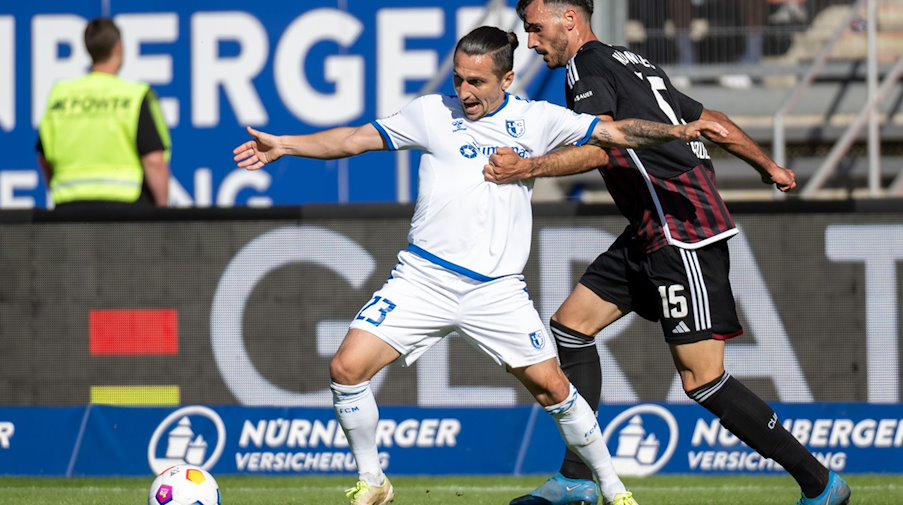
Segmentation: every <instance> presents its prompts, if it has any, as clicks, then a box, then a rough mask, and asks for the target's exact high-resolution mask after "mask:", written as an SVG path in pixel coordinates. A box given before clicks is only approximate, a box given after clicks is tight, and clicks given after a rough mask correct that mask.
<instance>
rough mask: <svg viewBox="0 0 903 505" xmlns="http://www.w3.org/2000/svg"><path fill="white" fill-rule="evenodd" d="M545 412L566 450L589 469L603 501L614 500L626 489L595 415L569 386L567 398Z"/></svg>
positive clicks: (574, 389) (575, 390)
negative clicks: (550, 417) (556, 427)
mask: <svg viewBox="0 0 903 505" xmlns="http://www.w3.org/2000/svg"><path fill="white" fill-rule="evenodd" d="M546 412H548V413H549V414H551V415H552V417H553V418H554V419H555V424H557V425H558V430H559V431H561V436H562V437H564V443H566V444H567V446H568V448H569V449H570V450H572V451H574V452H575V453H576V454H577V455H578V456H580V459H582V460H583V462H584V463H586V464H587V466H589V467H590V468H592V469H593V474H594V475H595V476H596V480H597V481H598V482H599V488H601V490H602V496H603V497H604V498H605V501H607V502H610V501H614V498H615V495H617V494H621V493H626V492H627V487H625V486H624V483H623V482H621V479H620V478H619V477H618V474H617V473H615V467H614V465H613V464H612V462H611V454H609V452H608V447H606V446H605V441H603V440H602V429H601V428H600V427H599V423H598V421H596V415H595V413H593V409H592V408H590V406H589V404H588V403H586V400H584V399H583V397H582V396H580V395H579V394H577V389H576V388H575V387H574V385H573V384H571V394H570V395H568V399H567V400H565V401H563V402H561V403H559V404H557V405H550V406H548V407H546Z"/></svg>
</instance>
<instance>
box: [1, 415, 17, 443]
mask: <svg viewBox="0 0 903 505" xmlns="http://www.w3.org/2000/svg"><path fill="white" fill-rule="evenodd" d="M15 433H16V425H15V424H13V423H11V422H9V421H0V449H9V446H10V440H11V439H12V438H13V434H15Z"/></svg>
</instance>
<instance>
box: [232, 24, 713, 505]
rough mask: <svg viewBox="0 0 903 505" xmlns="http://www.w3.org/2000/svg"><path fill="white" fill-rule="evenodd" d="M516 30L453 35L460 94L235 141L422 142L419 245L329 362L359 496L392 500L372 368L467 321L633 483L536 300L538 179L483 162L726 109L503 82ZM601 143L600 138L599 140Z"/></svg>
mask: <svg viewBox="0 0 903 505" xmlns="http://www.w3.org/2000/svg"><path fill="white" fill-rule="evenodd" d="M516 47H517V38H516V36H515V35H514V34H513V33H511V32H508V33H506V32H504V31H502V30H500V29H498V28H495V27H486V26H484V27H480V28H477V29H475V30H474V31H472V32H470V33H469V34H468V35H466V36H464V37H463V38H462V39H461V40H460V41H459V42H458V45H457V47H456V49H455V55H454V85H455V91H456V94H457V96H456V97H455V96H440V95H427V96H422V97H420V98H417V99H415V100H413V101H412V102H411V103H409V104H408V105H407V106H405V107H404V108H402V109H401V111H400V112H398V113H397V114H395V115H393V116H390V117H387V118H383V119H378V120H376V121H373V122H371V123H368V124H366V125H363V126H360V127H356V128H353V127H341V128H334V129H331V130H326V131H323V132H319V133H315V134H311V135H301V136H274V135H270V134H267V133H263V132H259V131H257V130H254V129H252V128H248V132H249V133H250V134H251V136H252V137H253V140H251V141H248V142H246V143H244V144H242V145H241V146H239V147H237V148H236V149H235V150H234V154H235V161H236V162H237V163H238V166H239V167H241V168H246V169H250V170H255V169H259V168H261V167H263V166H265V165H267V164H269V163H272V162H274V161H276V160H278V159H279V158H281V157H282V156H284V155H292V156H301V157H306V158H316V159H336V158H344V157H349V156H355V155H358V154H361V153H364V152H368V151H378V150H397V149H419V150H421V151H423V156H422V158H421V161H420V168H419V170H420V176H419V180H420V187H419V191H418V198H417V204H416V207H415V210H414V217H413V218H412V222H411V229H410V232H409V234H408V240H409V245H408V247H407V249H406V250H403V251H401V252H399V254H398V264H397V265H396V266H395V268H394V269H393V270H392V273H391V275H390V277H389V279H388V280H387V281H386V283H385V285H383V287H382V288H381V289H379V290H378V291H377V292H376V293H374V294H373V297H372V298H371V299H370V300H369V301H368V302H367V303H366V304H365V305H364V306H363V308H362V309H361V310H360V312H358V314H357V316H356V317H355V318H354V320H353V321H352V322H351V325H350V328H349V330H348V333H347V335H346V336H345V339H344V341H343V342H342V345H341V346H340V347H339V350H338V351H337V352H336V355H335V356H334V357H333V359H332V362H331V364H330V377H331V380H332V383H331V385H330V387H331V389H332V391H333V405H334V406H335V411H336V416H337V417H338V420H339V423H340V424H341V426H342V429H343V430H344V432H345V434H346V436H347V438H348V442H349V445H350V446H351V451H352V453H353V454H354V458H355V460H356V461H357V466H358V473H359V481H358V482H357V484H356V485H355V487H354V488H352V489H349V490H348V492H347V493H346V494H347V496H348V498H349V499H350V502H351V503H352V504H366V505H371V504H376V505H382V504H385V503H388V502H390V501H392V500H393V498H394V496H395V492H394V490H393V488H392V484H391V483H390V482H389V480H388V479H387V478H386V476H385V475H384V474H383V471H382V469H381V467H380V464H379V460H378V451H377V445H376V426H377V423H378V420H379V413H378V409H377V405H376V401H375V399H374V397H373V393H372V391H371V390H370V382H369V381H370V379H371V378H372V377H373V376H374V375H375V374H376V373H377V372H378V371H380V370H381V369H382V368H384V367H385V366H387V365H389V364H390V363H392V362H394V361H396V360H399V359H400V361H401V363H402V364H403V365H404V366H407V365H410V364H411V363H413V362H414V361H415V360H416V359H417V358H418V357H419V356H420V355H421V354H423V353H424V352H425V351H426V350H427V349H429V348H430V347H431V346H432V345H433V344H435V343H436V342H438V341H439V340H441V339H442V338H444V337H445V336H446V335H447V334H449V333H451V332H452V331H458V332H459V333H460V334H461V335H462V336H463V337H464V338H465V339H466V340H467V341H468V342H469V343H470V344H471V345H473V346H474V347H475V348H477V349H479V350H480V351H482V352H483V353H485V354H486V355H488V356H489V357H490V358H491V359H493V360H494V361H495V362H496V363H498V364H499V365H502V366H505V367H506V369H507V370H508V372H510V373H511V374H513V375H514V376H515V377H516V378H517V379H518V380H520V382H521V383H523V384H524V386H525V387H526V388H527V389H528V390H529V391H530V393H531V394H532V395H533V396H534V397H535V398H536V400H537V401H538V402H539V403H540V404H541V405H542V406H543V407H545V409H546V411H547V412H549V414H551V415H552V417H553V418H554V419H555V422H556V423H557V424H558V427H559V429H560V431H561V433H562V436H563V437H564V440H565V442H566V443H567V445H568V447H569V448H571V449H572V450H573V451H574V452H576V453H577V454H579V455H580V456H581V457H583V458H584V460H585V461H586V462H587V464H588V465H589V466H590V467H591V468H593V470H594V472H595V476H596V478H597V480H598V481H599V483H600V484H601V485H602V486H604V487H605V488H606V489H616V490H619V491H620V492H621V493H627V489H626V488H625V487H624V485H623V483H621V481H620V479H619V478H618V476H617V475H616V474H615V472H614V468H613V466H612V464H611V457H610V455H609V453H608V449H607V448H606V447H605V443H604V442H603V441H602V436H601V432H600V429H599V426H598V424H597V422H596V417H595V414H594V413H593V409H592V408H591V407H590V406H589V404H587V402H586V401H585V400H584V399H583V398H582V397H581V396H580V395H579V394H577V391H576V389H574V387H573V386H572V385H571V384H570V382H568V379H567V377H566V376H565V375H564V373H563V372H562V371H561V368H560V367H559V366H558V361H557V359H556V358H557V356H556V350H555V345H554V342H550V340H549V338H548V335H547V333H546V329H545V326H544V324H543V322H542V320H541V319H540V317H539V314H538V313H537V312H536V309H535V308H534V307H533V303H532V301H531V300H530V298H529V296H528V294H527V290H526V284H525V282H524V277H523V275H522V273H521V272H522V270H523V268H524V265H525V264H526V262H527V257H528V255H529V252H530V239H531V233H532V210H531V206H530V196H531V194H532V191H533V181H522V182H518V183H515V184H506V185H496V184H493V183H491V182H486V181H485V180H484V178H483V168H484V166H485V165H486V163H487V160H488V157H489V156H490V155H491V154H492V153H493V152H495V150H496V149H497V148H498V147H501V146H507V147H511V148H513V149H514V150H515V151H517V152H518V153H519V154H520V155H521V156H523V157H525V158H529V157H532V156H539V155H542V154H544V153H546V152H548V151H550V150H552V149H554V148H557V147H559V146H564V145H569V144H585V143H591V144H594V145H598V146H600V147H608V146H613V145H617V146H625V147H643V146H648V145H652V144H655V143H662V142H666V141H670V140H675V139H682V140H685V141H689V140H695V139H698V138H699V137H700V135H701V134H703V133H705V134H706V135H709V136H715V135H723V134H724V129H723V128H722V127H721V126H720V125H719V124H717V123H714V122H706V121H698V122H694V123H691V124H689V125H678V126H673V125H665V124H659V123H651V122H647V121H638V120H627V121H620V122H611V123H605V124H603V123H600V122H599V121H598V120H597V119H596V118H595V117H594V116H590V115H578V114H574V113H573V112H571V111H570V110H568V109H565V108H564V107H559V106H557V105H553V104H550V103H547V102H541V101H530V100H524V99H521V98H517V97H514V96H511V95H509V94H508V93H507V91H506V90H507V89H508V87H509V86H511V84H512V82H513V80H514V72H513V71H512V66H513V57H514V49H515V48H516ZM600 152H601V150H600Z"/></svg>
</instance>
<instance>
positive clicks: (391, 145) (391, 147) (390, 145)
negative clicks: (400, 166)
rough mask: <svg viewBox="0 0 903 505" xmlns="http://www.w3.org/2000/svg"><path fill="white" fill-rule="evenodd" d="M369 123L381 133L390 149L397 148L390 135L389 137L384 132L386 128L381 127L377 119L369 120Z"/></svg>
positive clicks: (395, 149) (394, 149)
mask: <svg viewBox="0 0 903 505" xmlns="http://www.w3.org/2000/svg"><path fill="white" fill-rule="evenodd" d="M370 124H372V125H373V127H374V128H376V131H378V132H379V134H380V135H382V138H383V140H385V141H386V145H387V146H389V150H390V151H397V150H398V148H396V147H395V144H394V143H393V142H392V137H390V136H389V133H388V132H386V130H385V129H384V128H383V126H382V125H381V124H379V121H376V120H373V121H370Z"/></svg>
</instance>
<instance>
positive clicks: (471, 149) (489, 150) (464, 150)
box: [458, 144, 530, 160]
mask: <svg viewBox="0 0 903 505" xmlns="http://www.w3.org/2000/svg"><path fill="white" fill-rule="evenodd" d="M499 147H510V148H511V149H513V150H514V152H515V153H517V155H518V156H520V157H521V158H529V157H530V151H528V150H526V149H524V148H523V147H521V146H481V145H475V144H464V145H463V146H461V147H460V148H458V151H459V152H460V153H461V156H464V157H465V158H467V159H469V160H471V159H474V158H476V157H477V155H479V154H482V155H483V156H486V157H487V158H488V157H489V156H492V155H493V154H495V153H496V151H498V150H499Z"/></svg>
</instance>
